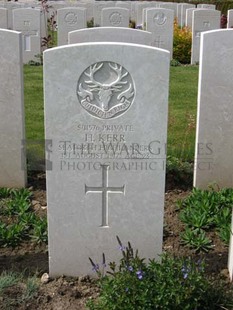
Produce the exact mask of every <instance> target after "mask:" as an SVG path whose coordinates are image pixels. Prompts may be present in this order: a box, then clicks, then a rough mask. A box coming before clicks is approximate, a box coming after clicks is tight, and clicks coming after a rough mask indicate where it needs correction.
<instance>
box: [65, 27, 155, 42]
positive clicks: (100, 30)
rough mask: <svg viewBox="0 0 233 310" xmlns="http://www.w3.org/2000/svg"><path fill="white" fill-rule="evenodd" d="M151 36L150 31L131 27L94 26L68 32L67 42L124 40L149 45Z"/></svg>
mask: <svg viewBox="0 0 233 310" xmlns="http://www.w3.org/2000/svg"><path fill="white" fill-rule="evenodd" d="M152 40H153V36H152V33H151V32H148V31H141V30H137V29H132V28H120V27H96V28H88V29H82V30H77V31H72V32H69V34H68V42H69V44H74V43H85V42H125V43H135V44H143V45H150V46H151V44H152Z"/></svg>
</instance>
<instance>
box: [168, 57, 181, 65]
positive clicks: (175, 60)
mask: <svg viewBox="0 0 233 310" xmlns="http://www.w3.org/2000/svg"><path fill="white" fill-rule="evenodd" d="M170 65H171V66H172V67H178V66H181V63H180V62H179V61H178V60H177V59H172V60H171V61H170Z"/></svg>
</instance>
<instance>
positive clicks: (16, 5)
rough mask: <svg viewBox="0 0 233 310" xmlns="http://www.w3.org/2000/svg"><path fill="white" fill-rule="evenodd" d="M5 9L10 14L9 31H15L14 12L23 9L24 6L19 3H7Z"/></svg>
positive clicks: (8, 18) (8, 17)
mask: <svg viewBox="0 0 233 310" xmlns="http://www.w3.org/2000/svg"><path fill="white" fill-rule="evenodd" d="M5 8H6V9H7V13H8V16H7V20H8V29H13V10H15V9H20V8H22V4H21V3H18V2H7V3H6V4H5Z"/></svg>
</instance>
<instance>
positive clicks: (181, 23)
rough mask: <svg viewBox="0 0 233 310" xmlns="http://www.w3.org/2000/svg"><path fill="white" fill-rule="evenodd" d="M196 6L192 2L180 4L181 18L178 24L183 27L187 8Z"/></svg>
mask: <svg viewBox="0 0 233 310" xmlns="http://www.w3.org/2000/svg"><path fill="white" fill-rule="evenodd" d="M195 8H196V6H195V5H194V4H187V3H183V4H182V6H181V17H180V18H181V19H180V26H181V27H184V26H185V20H186V11H187V10H188V9H195Z"/></svg>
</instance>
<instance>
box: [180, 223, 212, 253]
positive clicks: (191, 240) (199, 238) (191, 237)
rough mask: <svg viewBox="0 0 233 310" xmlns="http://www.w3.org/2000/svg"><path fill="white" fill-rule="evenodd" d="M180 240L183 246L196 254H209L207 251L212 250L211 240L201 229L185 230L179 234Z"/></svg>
mask: <svg viewBox="0 0 233 310" xmlns="http://www.w3.org/2000/svg"><path fill="white" fill-rule="evenodd" d="M181 240H182V242H183V243H184V244H185V245H187V246H189V247H190V248H193V249H194V250H195V251H196V252H201V251H203V252H209V250H210V249H212V248H213V245H212V244H211V240H210V239H209V238H208V237H207V236H206V234H205V232H204V230H202V229H190V228H186V229H185V231H184V232H183V233H182V234H181Z"/></svg>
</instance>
